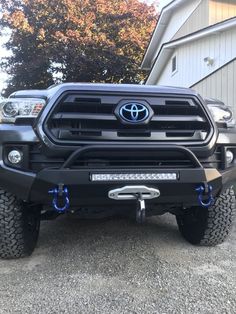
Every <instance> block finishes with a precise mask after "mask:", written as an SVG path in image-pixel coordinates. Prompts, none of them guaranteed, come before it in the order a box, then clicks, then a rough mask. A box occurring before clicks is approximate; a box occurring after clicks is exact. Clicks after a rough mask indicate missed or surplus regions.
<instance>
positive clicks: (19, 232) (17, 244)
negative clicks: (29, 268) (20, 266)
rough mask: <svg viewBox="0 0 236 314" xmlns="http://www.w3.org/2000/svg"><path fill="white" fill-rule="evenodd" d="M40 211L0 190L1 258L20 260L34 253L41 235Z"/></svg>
mask: <svg viewBox="0 0 236 314" xmlns="http://www.w3.org/2000/svg"><path fill="white" fill-rule="evenodd" d="M39 228H40V209H39V208H38V207H30V206H29V205H28V204H25V203H23V202H22V201H20V200H18V199H17V198H16V196H15V195H13V194H11V193H8V192H6V191H4V190H1V189H0V257H1V258H8V259H10V258H19V257H24V256H29V255H31V253H32V252H33V250H34V248H35V246H36V243H37V240H38V235H39Z"/></svg>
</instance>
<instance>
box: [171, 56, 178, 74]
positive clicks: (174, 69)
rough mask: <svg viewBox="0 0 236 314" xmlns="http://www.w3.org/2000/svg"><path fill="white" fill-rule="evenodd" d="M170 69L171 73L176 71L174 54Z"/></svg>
mask: <svg viewBox="0 0 236 314" xmlns="http://www.w3.org/2000/svg"><path fill="white" fill-rule="evenodd" d="M171 70H172V74H174V73H175V72H176V71H177V58H176V56H174V57H173V58H172V67H171Z"/></svg>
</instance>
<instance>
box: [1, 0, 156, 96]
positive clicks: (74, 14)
mask: <svg viewBox="0 0 236 314" xmlns="http://www.w3.org/2000/svg"><path fill="white" fill-rule="evenodd" d="M0 6H1V11H2V14H3V15H2V19H1V21H0V27H1V28H2V29H3V28H9V29H10V30H11V38H10V41H9V42H8V43H7V48H8V49H11V51H12V56H11V57H9V58H7V59H6V60H5V61H4V62H3V63H2V67H3V68H4V69H5V71H7V73H8V74H10V76H11V79H10V81H9V85H8V88H7V91H6V92H7V93H9V92H11V91H13V90H16V89H24V88H41V87H47V86H48V85H50V84H51V83H52V82H53V76H54V80H55V73H58V76H59V75H60V78H61V80H62V81H77V82H78V81H80V82H81V81H82V82H121V83H135V82H139V81H140V80H141V79H143V73H142V72H141V71H140V70H139V66H140V63H141V60H142V57H143V54H144V51H145V48H146V46H147V44H148V42H149V40H150V36H151V33H152V31H153V29H154V26H155V23H156V10H155V8H154V6H153V5H147V4H146V3H145V2H140V1H138V0H59V1H58V0H1V5H0Z"/></svg>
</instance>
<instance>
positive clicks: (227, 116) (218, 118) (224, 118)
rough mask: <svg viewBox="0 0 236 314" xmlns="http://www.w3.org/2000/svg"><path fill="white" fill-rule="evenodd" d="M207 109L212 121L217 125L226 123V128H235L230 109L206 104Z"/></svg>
mask: <svg viewBox="0 0 236 314" xmlns="http://www.w3.org/2000/svg"><path fill="white" fill-rule="evenodd" d="M208 108H209V109H210V112H211V114H212V116H213V119H214V120H215V122H217V123H226V125H227V126H228V127H234V126H235V120H234V117H233V112H232V111H231V109H230V108H229V107H227V106H225V105H223V104H222V105H220V104H219V105H218V104H215V105H214V104H208Z"/></svg>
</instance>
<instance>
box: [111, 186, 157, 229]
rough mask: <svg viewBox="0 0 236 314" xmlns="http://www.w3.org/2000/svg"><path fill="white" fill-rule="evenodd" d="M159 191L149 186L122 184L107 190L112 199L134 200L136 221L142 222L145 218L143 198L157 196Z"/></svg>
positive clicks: (147, 198)
mask: <svg viewBox="0 0 236 314" xmlns="http://www.w3.org/2000/svg"><path fill="white" fill-rule="evenodd" d="M159 196H160V191H159V190H158V189H154V188H149V187H147V186H144V185H135V186H124V187H122V188H119V189H115V190H111V191H109V192H108V197H109V198H111V199H114V200H117V201H119V200H123V201H124V200H126V201H127V200H135V201H136V203H137V206H136V221H137V223H139V224H142V223H144V222H145V220H146V203H145V200H151V199H154V198H158V197H159Z"/></svg>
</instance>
